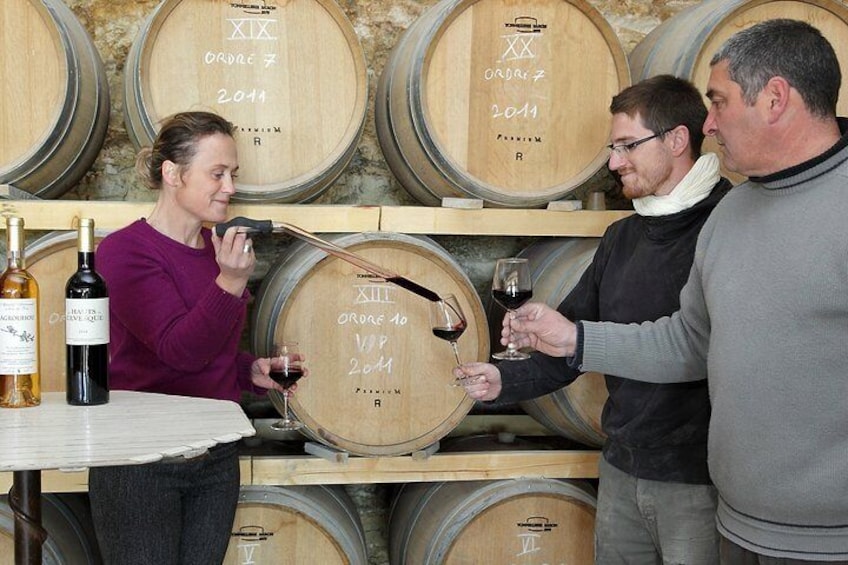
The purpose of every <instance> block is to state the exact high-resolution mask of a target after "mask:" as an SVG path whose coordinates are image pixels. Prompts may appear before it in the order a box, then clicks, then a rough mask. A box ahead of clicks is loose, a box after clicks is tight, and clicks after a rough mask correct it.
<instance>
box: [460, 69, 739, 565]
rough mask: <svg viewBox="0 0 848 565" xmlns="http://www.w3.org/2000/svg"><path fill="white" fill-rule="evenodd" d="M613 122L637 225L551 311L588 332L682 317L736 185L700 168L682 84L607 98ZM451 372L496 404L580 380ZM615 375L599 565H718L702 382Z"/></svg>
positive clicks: (607, 424) (525, 365) (626, 226)
mask: <svg viewBox="0 0 848 565" xmlns="http://www.w3.org/2000/svg"><path fill="white" fill-rule="evenodd" d="M610 112H611V113H612V128H611V135H610V141H611V142H612V143H611V144H610V146H609V149H610V157H609V168H610V169H611V170H612V171H614V172H615V174H616V175H618V176H619V177H620V179H621V186H622V192H623V194H624V196H626V197H627V198H629V199H631V200H632V203H633V207H634V209H635V210H636V214H635V215H633V216H630V217H628V218H625V219H623V220H619V221H618V222H615V223H614V224H612V225H611V226H610V227H609V228H608V229H607V231H606V233H605V234H604V237H603V239H602V240H601V242H600V244H599V246H598V250H597V252H596V253H595V256H594V259H593V261H592V264H591V265H590V266H589V267H588V268H587V270H586V271H585V273H584V274H583V276H582V278H581V279H580V281H579V282H578V283H577V285H576V286H575V287H574V289H573V290H572V291H571V292H570V293H569V295H568V296H567V297H566V298H565V300H564V301H563V302H562V304H560V305H559V308H558V309H559V311H560V312H562V314H563V315H565V316H568V317H571V318H577V319H584V320H612V321H617V322H641V321H644V320H653V319H655V318H657V317H659V316H663V315H667V314H670V313H671V312H674V311H675V310H677V308H678V307H679V302H678V296H679V293H680V289H681V288H682V287H683V284H684V283H685V282H686V276H687V274H688V273H689V268H690V267H691V265H692V258H693V253H694V250H695V241H696V239H697V237H698V232H699V231H700V229H701V226H702V225H703V224H704V222H705V221H706V219H707V217H708V216H709V214H710V212H711V211H712V209H713V208H714V207H715V205H716V204H717V203H718V201H719V200H720V199H721V198H722V196H724V194H725V193H726V192H727V191H728V190H729V189H730V186H731V185H730V182H729V181H727V180H726V179H722V178H721V177H720V174H719V163H718V157H716V155H715V154H712V153H710V154H706V155H701V144H702V142H703V140H704V134H703V132H702V128H703V123H704V119H705V118H706V116H707V109H706V107H705V106H704V101H703V98H702V97H701V94H700V93H699V92H698V90H697V89H696V88H695V87H694V86H693V85H692V84H691V83H689V82H687V81H685V80H683V79H679V78H675V77H672V76H668V75H663V76H657V77H653V78H650V79H647V80H644V81H642V82H640V83H638V84H636V85H633V86H631V87H629V88H627V89H625V90H623V91H622V92H621V93H619V94H617V95H616V96H615V97H613V99H612V104H611V106H610ZM456 373H457V375H458V376H461V375H463V374H467V375H472V376H475V377H479V376H480V375H485V377H486V381H487V383H498V385H499V386H497V387H495V386H490V387H489V388H487V389H486V392H487V394H484V395H480V394H475V393H474V392H473V391H474V390H475V388H474V385H473V384H471V385H468V386H467V387H466V389H467V390H469V391H470V392H471V394H472V396H475V398H478V399H481V400H495V399H496V401H497V402H498V403H504V402H516V401H519V400H526V399H530V398H535V397H538V396H542V395H544V394H548V393H551V392H554V391H555V390H558V389H560V388H562V387H563V386H565V385H567V384H569V383H571V382H572V381H574V379H576V378H577V377H578V376H579V375H580V372H579V371H578V370H576V369H574V368H571V367H569V366H568V365H567V363H566V362H565V361H564V360H563V359H561V358H554V357H549V356H547V355H544V354H541V353H536V352H534V353H533V355H532V356H531V359H530V360H528V361H508V362H504V363H501V364H500V365H498V366H494V365H491V364H488V363H468V364H465V365H463V366H462V367H461V368H460V369H458V370H457V371H456ZM615 375H616V374H615V373H613V372H610V373H608V374H607V375H606V377H605V378H606V385H607V389H608V390H609V400H608V401H607V403H606V405H605V406H604V411H603V415H602V418H601V423H602V426H603V430H604V432H605V433H606V435H607V441H606V443H605V445H604V447H603V458H602V459H601V464H600V469H599V478H600V482H599V495H598V506H597V512H596V519H595V562H596V563H598V564H604V565H609V564H627V565H641V564H645V565H655V564H656V563H681V564H682V563H685V564H689V565H713V564H714V563H716V561H717V560H718V534H717V532H716V528H715V504H716V492H715V488H714V487H713V486H712V484H711V482H710V477H709V473H708V471H707V427H708V423H709V419H710V405H709V398H708V393H707V382H706V380H704V379H703V376H702V377H701V378H700V380H696V381H695V382H691V383H684V384H649V383H641V382H637V381H630V380H625V379H622V378H619V377H617V376H615ZM471 382H473V381H471ZM501 383H502V388H501V386H500V385H501Z"/></svg>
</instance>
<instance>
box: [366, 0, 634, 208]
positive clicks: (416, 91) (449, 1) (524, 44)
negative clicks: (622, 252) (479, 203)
mask: <svg viewBox="0 0 848 565" xmlns="http://www.w3.org/2000/svg"><path fill="white" fill-rule="evenodd" d="M629 84H630V74H629V68H628V65H627V58H626V56H625V54H624V51H623V49H622V47H621V44H620V43H619V40H618V38H617V36H616V34H615V33H614V31H613V29H612V27H611V26H610V25H609V24H608V23H607V21H606V20H605V19H604V17H603V15H602V14H601V13H600V12H599V11H598V10H596V9H595V8H594V7H592V6H591V5H590V4H589V3H588V2H586V1H584V0H530V1H527V2H513V1H510V0H443V1H441V2H438V3H436V4H434V5H433V6H432V7H430V8H429V9H428V10H427V11H426V12H424V13H423V14H422V15H421V16H420V17H419V18H418V19H417V20H416V21H415V22H414V23H413V24H412V25H411V26H410V27H409V28H408V29H407V30H406V32H405V33H404V34H403V35H402V36H401V38H400V40H399V41H398V43H397V45H396V46H395V47H394V49H393V50H392V52H391V53H390V56H389V59H388V60H387V62H386V65H385V67H384V69H383V71H382V74H381V76H380V81H379V85H378V89H377V100H376V115H375V119H376V127H377V134H378V139H379V142H380V146H381V148H382V151H383V154H384V155H385V157H386V162H387V163H388V165H389V167H390V168H391V170H392V172H393V173H394V175H395V176H396V177H397V179H398V180H399V181H400V184H401V185H402V186H403V187H404V188H405V189H406V190H407V191H408V192H409V193H410V194H411V195H412V196H413V197H415V198H416V199H418V200H419V201H421V202H422V203H424V204H428V205H439V204H440V202H441V199H442V198H444V197H465V198H469V197H470V198H479V199H482V200H483V201H484V202H485V203H486V205H488V206H500V207H519V208H527V207H541V206H544V205H546V204H547V203H548V202H550V201H552V200H557V199H560V198H562V197H564V196H566V195H567V194H568V193H569V192H571V191H572V190H574V189H575V188H577V187H578V186H580V185H581V184H582V183H584V182H585V181H586V180H588V179H589V178H591V177H592V176H593V175H594V174H595V173H597V172H598V170H599V169H601V168H602V167H603V166H604V165H605V164H606V161H607V152H606V149H605V147H604V146H605V145H606V144H607V143H608V137H609V132H610V125H609V110H608V108H609V103H610V99H611V98H612V96H613V95H615V94H617V93H618V92H619V91H620V90H621V89H623V88H625V87H626V86H628V85H629Z"/></svg>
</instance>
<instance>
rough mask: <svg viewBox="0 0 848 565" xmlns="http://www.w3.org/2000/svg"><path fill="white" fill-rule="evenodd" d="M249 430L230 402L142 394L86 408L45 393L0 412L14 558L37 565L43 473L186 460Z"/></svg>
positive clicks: (118, 395)
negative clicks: (37, 402)
mask: <svg viewBox="0 0 848 565" xmlns="http://www.w3.org/2000/svg"><path fill="white" fill-rule="evenodd" d="M255 433H256V431H255V430H254V428H253V426H252V425H251V424H250V421H249V420H248V419H247V417H246V416H245V415H244V413H243V412H242V410H241V408H240V407H239V405H238V404H236V403H235V402H230V401H226V400H211V399H208V398H193V397H186V396H172V395H165V394H153V393H146V392H130V391H112V392H111V393H110V401H109V403H107V404H103V405H101V406H86V407H83V406H70V405H68V404H67V403H66V402H65V393H63V392H58V393H56V392H48V393H44V394H42V398H41V406H38V407H34V408H19V409H0V471H14V474H13V475H14V480H13V485H12V490H11V491H10V495H11V496H10V497H9V502H10V505H12V506H13V509H15V507H16V506H17V508H16V509H15V563H17V564H23V563H26V564H30V563H32V564H37V565H40V564H41V553H42V552H41V545H42V543H43V542H44V530H43V529H42V528H41V471H42V470H44V469H60V470H69V471H70V470H79V469H84V468H88V467H105V466H111V465H140V464H144V463H153V462H155V461H159V460H161V459H162V458H163V457H177V456H185V457H192V456H195V455H199V454H201V453H203V452H204V451H205V450H206V449H208V448H210V447H213V446H215V445H218V444H222V443H230V442H233V441H238V440H239V439H241V438H243V437H249V436H252V435H254V434H255ZM13 499H15V500H14V501H13Z"/></svg>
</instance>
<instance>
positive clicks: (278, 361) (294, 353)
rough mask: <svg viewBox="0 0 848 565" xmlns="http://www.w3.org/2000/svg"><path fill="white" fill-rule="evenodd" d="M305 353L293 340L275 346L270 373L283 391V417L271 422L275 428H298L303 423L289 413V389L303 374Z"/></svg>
mask: <svg viewBox="0 0 848 565" xmlns="http://www.w3.org/2000/svg"><path fill="white" fill-rule="evenodd" d="M303 373H304V370H303V355H301V354H300V352H299V350H298V345H297V343H296V342H293V341H286V342H282V343H278V344H277V345H276V346H275V347H274V357H273V358H272V359H271V371H270V372H269V373H268V374H269V376H270V377H271V379H273V380H274V381H275V382H277V383H279V384H280V385H282V387H283V389H285V390H284V392H283V418H282V419H281V420H278V421H276V422H274V423H273V424H271V427H272V428H273V429H275V430H298V429H300V428H302V427H303V423H302V422H300V421H299V420H297V419H295V418H293V417H291V415H289V395H290V394H291V392H290V391H289V389H290V388H291V387H292V386H294V383H296V382H297V381H298V380H300V378H301V377H302V376H303Z"/></svg>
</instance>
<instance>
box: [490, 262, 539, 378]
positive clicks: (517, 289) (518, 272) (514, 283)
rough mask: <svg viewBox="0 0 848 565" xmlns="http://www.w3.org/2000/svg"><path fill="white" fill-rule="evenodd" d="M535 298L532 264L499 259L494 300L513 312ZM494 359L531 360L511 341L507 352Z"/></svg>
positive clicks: (493, 294) (494, 280)
mask: <svg viewBox="0 0 848 565" xmlns="http://www.w3.org/2000/svg"><path fill="white" fill-rule="evenodd" d="M532 296H533V281H532V279H531V277H530V263H529V261H528V260H527V259H523V258H520V257H508V258H506V259H498V260H497V262H496V263H495V274H494V276H493V277H492V298H494V299H495V302H497V303H498V304H500V305H501V306H503V307H504V308H505V309H506V310H507V314H508V315H511V314H512V311H513V310H515V309H516V308H518V307H519V306H521V305H522V304H524V303H525V302H527V301H528V300H530V298H531V297H532ZM492 357H493V358H495V359H499V360H502V361H503V360H506V361H517V360H521V359H529V358H530V356H529V355H527V354H526V353H522V352H521V351H518V349H517V348H516V347H515V344H514V343H512V342H511V341H510V342H509V343H508V344H507V346H506V350H505V351H500V352H498V353H495V354H493V355H492Z"/></svg>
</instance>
